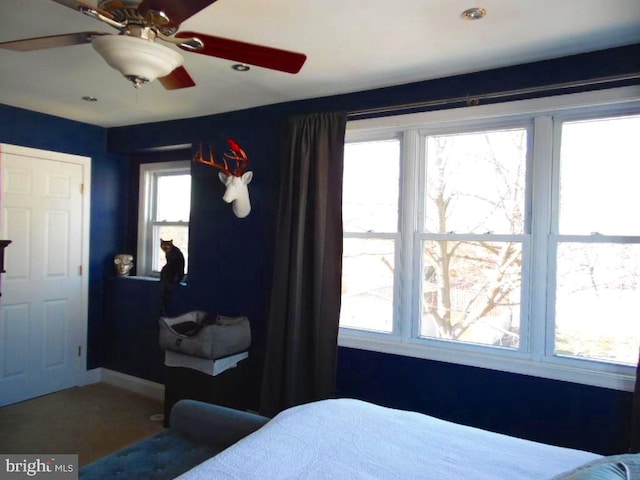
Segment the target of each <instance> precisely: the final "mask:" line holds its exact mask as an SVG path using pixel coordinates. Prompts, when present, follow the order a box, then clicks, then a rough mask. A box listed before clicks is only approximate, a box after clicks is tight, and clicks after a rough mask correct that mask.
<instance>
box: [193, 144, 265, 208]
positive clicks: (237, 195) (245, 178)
mask: <svg viewBox="0 0 640 480" xmlns="http://www.w3.org/2000/svg"><path fill="white" fill-rule="evenodd" d="M227 143H228V144H229V148H230V149H231V153H225V154H224V157H225V158H224V159H223V162H224V165H220V164H219V163H216V157H215V155H214V153H213V149H211V148H210V149H209V159H208V160H205V158H204V156H203V155H202V145H200V152H199V153H198V154H196V156H195V157H194V159H193V160H194V161H195V162H198V163H202V164H204V165H209V166H210V167H215V168H217V169H219V170H220V172H218V178H219V179H220V181H221V182H222V183H224V185H225V186H226V187H227V188H226V190H225V192H224V195H223V197H222V199H223V200H224V201H225V202H227V203H231V204H232V205H231V207H232V209H233V213H234V215H235V216H236V217H238V218H244V217H246V216H247V215H249V212H250V211H251V203H250V202H249V188H248V187H247V185H249V182H251V179H252V178H253V172H245V170H246V169H247V165H249V157H247V154H246V152H245V151H244V150H243V149H242V147H240V145H238V144H237V143H236V142H235V141H234V140H233V139H232V138H227ZM227 159H230V160H235V161H236V168H235V170H233V171H232V170H231V169H230V168H229V165H228V164H227Z"/></svg>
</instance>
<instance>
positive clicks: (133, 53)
mask: <svg viewBox="0 0 640 480" xmlns="http://www.w3.org/2000/svg"><path fill="white" fill-rule="evenodd" d="M91 44H92V45H93V48H94V49H95V50H96V52H98V53H99V54H100V55H101V56H102V58H104V60H105V61H106V62H107V63H108V64H109V65H110V66H111V67H113V68H115V69H116V70H118V71H119V72H120V73H122V75H124V76H125V77H126V78H127V79H129V80H131V81H132V82H133V84H134V86H136V87H139V86H140V85H142V84H143V83H147V82H152V81H153V80H155V79H156V78H158V77H164V76H166V75H169V74H170V73H171V72H172V71H173V70H175V69H176V68H178V67H179V66H181V65H182V62H183V58H182V55H180V54H179V53H178V52H176V51H175V50H172V49H170V48H169V47H165V46H163V45H160V44H158V43H154V42H152V41H150V40H145V39H143V38H137V37H130V36H126V35H102V36H99V37H96V38H94V39H93V41H92V42H91Z"/></svg>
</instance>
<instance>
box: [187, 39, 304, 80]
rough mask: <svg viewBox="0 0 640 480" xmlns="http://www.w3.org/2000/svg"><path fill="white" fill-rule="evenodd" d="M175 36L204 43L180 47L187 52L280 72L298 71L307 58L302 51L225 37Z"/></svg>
mask: <svg viewBox="0 0 640 480" xmlns="http://www.w3.org/2000/svg"><path fill="white" fill-rule="evenodd" d="M175 36H176V38H192V37H196V38H199V39H200V40H201V41H202V42H203V43H204V47H203V48H201V49H199V50H198V49H196V50H194V49H191V48H188V47H182V46H181V47H180V48H182V49H183V50H185V51H187V52H193V53H200V54H202V55H209V56H211V57H219V58H224V59H227V60H232V61H234V62H240V63H246V64H249V65H256V66H258V67H264V68H269V69H271V70H279V71H281V72H287V73H298V72H299V71H300V69H301V68H302V65H304V62H305V61H306V59H307V56H306V55H304V54H302V53H296V52H290V51H287V50H280V49H277V48H272V47H265V46H263V45H255V44H252V43H246V42H239V41H237V40H229V39H227V38H221V37H213V36H211V35H205V34H202V33H195V32H178V33H177V34H176V35H175Z"/></svg>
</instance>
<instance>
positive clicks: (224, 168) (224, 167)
mask: <svg viewBox="0 0 640 480" xmlns="http://www.w3.org/2000/svg"><path fill="white" fill-rule="evenodd" d="M193 161H194V162H198V163H202V164H203V165H208V166H210V167H214V168H218V169H220V170H222V172H223V173H224V174H225V175H226V176H229V175H233V172H232V171H231V169H230V168H229V165H228V164H227V161H226V160H224V159H223V162H224V165H220V164H219V163H216V156H215V154H214V153H213V148H211V146H209V160H206V159H205V158H204V155H203V154H202V144H200V151H199V152H198V153H196V155H195V156H194V157H193Z"/></svg>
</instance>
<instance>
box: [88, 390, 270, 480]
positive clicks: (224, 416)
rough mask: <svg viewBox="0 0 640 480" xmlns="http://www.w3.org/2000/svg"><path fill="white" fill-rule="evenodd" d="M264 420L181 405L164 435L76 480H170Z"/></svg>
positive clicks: (237, 412)
mask: <svg viewBox="0 0 640 480" xmlns="http://www.w3.org/2000/svg"><path fill="white" fill-rule="evenodd" d="M268 420H269V419H268V418H266V417H262V416H260V415H256V414H253V413H248V412H242V411H240V410H233V409H231V408H226V407H222V406H219V405H212V404H209V403H204V402H198V401H195V400H180V401H179V402H177V403H176V404H175V405H174V406H173V408H172V409H171V416H170V421H169V425H170V427H169V428H168V429H165V430H163V431H161V432H159V433H156V434H155V435H152V436H150V437H147V438H145V439H143V440H140V441H138V442H136V443H134V444H132V445H130V446H128V447H125V448H123V449H122V450H118V451H117V452H115V453H113V454H111V455H108V456H106V457H103V458H101V459H99V460H96V461H95V462H93V463H91V464H89V465H85V466H84V467H82V468H81V469H80V471H79V479H80V480H111V479H113V480H115V479H118V480H165V479H171V478H175V477H177V476H178V475H180V474H182V473H184V472H186V471H187V470H189V469H191V468H192V467H194V466H196V465H198V464H199V463H202V462H203V461H204V460H206V459H207V458H210V457H212V456H214V455H216V454H217V453H219V452H221V451H222V450H224V449H225V448H227V447H228V446H230V445H232V444H234V443H235V442H237V441H238V440H240V439H242V438H244V437H246V436H247V435H249V434H250V433H252V432H254V431H256V430H258V429H259V428H260V427H261V426H262V425H264V424H265V423H267V421H268Z"/></svg>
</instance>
